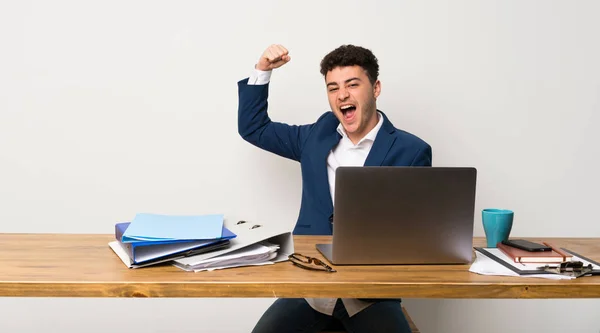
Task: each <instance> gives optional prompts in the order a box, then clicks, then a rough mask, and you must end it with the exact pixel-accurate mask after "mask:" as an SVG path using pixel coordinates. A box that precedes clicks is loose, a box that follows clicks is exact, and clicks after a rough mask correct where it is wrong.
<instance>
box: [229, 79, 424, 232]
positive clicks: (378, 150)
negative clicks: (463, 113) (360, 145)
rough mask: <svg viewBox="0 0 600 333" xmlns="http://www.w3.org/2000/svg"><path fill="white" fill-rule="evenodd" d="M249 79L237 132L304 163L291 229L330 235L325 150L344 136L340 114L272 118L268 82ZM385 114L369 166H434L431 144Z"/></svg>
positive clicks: (243, 85)
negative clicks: (306, 120)
mask: <svg viewBox="0 0 600 333" xmlns="http://www.w3.org/2000/svg"><path fill="white" fill-rule="evenodd" d="M247 83H248V79H244V80H241V81H239V82H238V94H239V105H238V132H239V134H240V135H241V136H242V138H244V140H246V141H248V142H250V143H251V144H253V145H255V146H257V147H259V148H262V149H264V150H267V151H269V152H272V153H275V154H277V155H279V156H282V157H285V158H289V159H292V160H295V161H298V162H300V165H301V169H302V202H301V205H300V214H299V216H298V220H297V222H296V226H295V228H294V231H293V233H294V234H297V235H331V234H332V231H333V227H332V224H331V222H332V221H331V218H332V216H333V202H332V199H331V193H330V192H329V180H328V177H327V156H328V154H329V152H330V151H331V150H332V149H333V148H334V147H335V146H336V145H337V144H338V142H339V141H340V139H341V135H340V134H339V133H338V132H337V126H338V125H339V121H338V119H337V118H336V117H335V115H334V114H333V112H331V111H329V112H325V113H324V114H323V115H321V117H319V119H318V120H317V121H316V122H315V123H313V124H308V125H288V124H283V123H278V122H273V121H271V119H270V118H269V115H268V113H267V106H268V103H267V99H268V96H269V85H268V84H266V85H248V84H247ZM380 112H381V111H380ZM381 113H382V114H383V112H381ZM383 117H384V120H383V125H382V127H381V129H380V130H379V132H378V134H377V136H376V138H375V141H374V142H373V146H372V148H371V151H370V152H369V155H368V156H367V159H366V161H365V166H431V160H432V157H431V155H432V153H431V146H429V144H427V143H426V142H425V141H423V140H421V139H420V138H418V137H416V136H415V135H413V134H410V133H407V132H405V131H402V130H399V129H397V128H395V127H394V125H392V123H391V122H390V121H389V119H388V118H387V116H386V115H385V114H383Z"/></svg>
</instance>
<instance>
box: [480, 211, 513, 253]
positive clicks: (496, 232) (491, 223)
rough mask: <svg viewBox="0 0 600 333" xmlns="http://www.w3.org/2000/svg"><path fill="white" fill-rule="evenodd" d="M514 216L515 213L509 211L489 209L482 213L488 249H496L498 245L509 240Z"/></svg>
mask: <svg viewBox="0 0 600 333" xmlns="http://www.w3.org/2000/svg"><path fill="white" fill-rule="evenodd" d="M514 215H515V213H514V212H513V211H512V210H508V209H495V208H487V209H484V210H483V211H482V212H481V221H482V222H483V231H485V238H486V240H487V247H496V244H498V243H500V242H502V241H503V240H508V235H510V230H511V229H512V225H513V217H514Z"/></svg>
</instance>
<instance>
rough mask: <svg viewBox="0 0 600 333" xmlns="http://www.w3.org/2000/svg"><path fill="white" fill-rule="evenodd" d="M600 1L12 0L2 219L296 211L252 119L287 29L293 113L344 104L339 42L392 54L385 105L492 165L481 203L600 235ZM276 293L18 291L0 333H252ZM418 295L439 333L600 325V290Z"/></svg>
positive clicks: (293, 172) (441, 144) (2, 36)
mask: <svg viewBox="0 0 600 333" xmlns="http://www.w3.org/2000/svg"><path fill="white" fill-rule="evenodd" d="M599 12H600V2H597V1H593V0H590V1H548V0H546V1H541V0H540V1H523V0H519V1H517V0H511V1H508V0H504V1H476V0H472V1H467V0H454V1H398V0H396V1H365V0H362V1H357V0H345V1H279V2H277V1H262V0H260V1H212V2H201V1H148V0H146V1H141V0H140V1H126V0H121V1H114V0H105V1H66V0H54V1H41V0H32V1H25V0H23V1H8V0H4V1H2V2H1V3H0V203H1V204H0V232H32V233H34V232H41V233H46V232H62V233H111V232H112V231H113V226H114V223H116V222H119V221H125V220H129V219H130V218H132V217H133V216H134V215H135V214H136V213H137V212H143V211H144V212H155V213H165V214H169V213H173V214H188V213H189V214H202V213H214V212H220V213H224V214H226V216H227V217H228V218H240V217H243V218H245V219H252V220H260V221H264V222H270V223H284V224H288V225H289V226H290V228H291V227H292V226H293V224H294V222H295V219H296V216H297V210H298V208H299V200H300V185H301V180H300V174H299V166H298V165H297V164H295V163H294V162H291V161H287V160H283V159H282V158H279V157H277V156H274V155H271V154H269V153H266V152H262V151H260V150H258V149H256V148H254V147H252V146H250V145H249V144H247V143H245V142H244V141H243V140H242V139H241V138H240V137H239V136H238V134H237V127H236V119H237V114H236V113H237V85H236V82H237V81H238V80H240V79H242V78H244V77H246V76H247V75H248V74H249V71H250V70H252V67H253V65H254V63H255V61H256V60H257V59H258V57H259V56H260V54H261V53H262V51H263V50H264V48H266V47H267V46H268V45H269V44H271V43H280V44H283V45H285V46H286V47H287V48H288V49H289V50H290V52H291V56H292V61H291V62H290V63H289V64H288V65H286V66H285V67H284V68H282V69H280V70H278V71H277V72H276V73H274V75H273V77H272V82H273V83H272V86H271V99H270V105H271V115H272V118H273V119H274V120H278V121H285V122H288V123H296V124H299V123H308V122H312V121H314V120H315V119H316V118H317V117H318V116H319V115H320V114H321V113H322V112H324V111H326V110H327V109H328V104H327V99H326V95H325V87H324V84H323V80H322V77H321V76H320V74H319V62H320V60H321V58H322V57H323V56H324V55H325V54H326V53H327V52H329V51H330V50H332V49H333V48H335V47H337V46H339V45H341V44H344V43H354V44H358V45H363V46H366V47H368V48H370V49H372V50H373V51H374V52H375V54H376V55H377V57H378V58H379V60H380V65H381V76H380V79H381V81H382V87H383V89H382V95H381V97H380V99H379V102H378V107H379V108H380V109H381V110H383V111H385V112H386V113H387V114H388V115H389V116H390V117H391V119H392V120H393V122H394V123H395V125H396V126H398V127H400V128H402V129H405V130H408V131H410V132H412V133H414V134H416V135H418V136H420V137H422V138H423V139H425V140H426V141H428V142H429V143H430V144H431V145H432V146H433V151H434V165H435V166H462V165H468V166H475V167H477V168H478V170H479V179H478V180H479V183H478V189H477V190H478V194H477V210H478V212H479V210H480V209H482V208H484V207H506V208H511V209H513V210H515V213H516V215H515V225H514V228H513V233H512V235H513V236H545V237H551V236H573V237H580V236H584V237H585V236H592V237H600V223H599V221H598V219H597V212H596V209H597V206H596V204H597V202H598V192H597V189H598V188H600V176H598V170H599V167H600V157H599V152H600V151H599V148H598V143H599V142H600V134H599V133H600V132H599V131H598V130H597V127H598V125H600V115H599V113H600V112H599V111H600V101H599V99H600V98H599V92H600V62H599V60H598V59H600V42H599V40H600V38H599V37H598V32H599V31H600V21H599V20H598V19H597V18H598V13H599ZM476 217H477V218H476V220H475V235H476V236H482V235H483V230H482V228H481V220H480V216H479V215H476ZM107 251H109V249H108V247H107ZM574 296H576V295H574ZM271 302H272V299H145V300H141V299H52V298H50V299H10V298H2V299H0V310H1V313H2V315H0V318H2V319H1V320H0V331H3V332H39V331H45V332H80V331H85V332H105V331H119V332H126V331H127V332H249V331H250V329H251V327H252V326H253V324H254V322H255V321H256V320H257V319H258V317H259V316H260V315H261V314H262V312H263V311H264V309H266V307H267V306H268V305H269V304H270V303H271ZM405 304H406V306H407V307H408V309H409V311H410V312H411V313H412V315H413V317H414V319H415V321H416V322H417V324H418V325H419V326H420V328H421V329H422V332H426V333H429V332H450V333H454V332H456V333H458V332H461V333H462V332H481V331H486V332H488V333H495V332H498V333H499V332H506V331H507V330H508V331H511V332H566V331H569V332H599V331H600V316H599V315H598V313H599V310H598V308H599V306H600V302H599V301H598V300H412V299H407V300H405ZM237 305H239V306H241V307H242V308H243V310H239V311H232V308H233V306H237ZM150 312H152V313H153V314H152V315H151V314H150ZM524 315H525V316H524ZM232 318H235V319H232ZM512 318H519V319H518V320H512ZM33 319H39V321H37V322H34V321H33ZM509 323H511V326H512V325H513V324H514V325H516V326H513V327H511V328H509V329H508V328H507V327H508V325H509ZM571 325H574V326H575V327H572V326H571Z"/></svg>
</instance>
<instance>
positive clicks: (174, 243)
mask: <svg viewBox="0 0 600 333" xmlns="http://www.w3.org/2000/svg"><path fill="white" fill-rule="evenodd" d="M130 224H131V222H122V223H117V224H115V238H116V239H117V241H119V244H120V245H121V247H122V248H123V249H124V250H125V252H127V255H128V256H129V258H130V259H131V264H132V265H142V264H144V265H147V264H151V263H154V262H156V263H158V262H164V261H165V260H167V259H169V260H170V259H179V258H182V257H186V256H191V255H195V254H199V253H205V252H208V251H213V250H216V249H221V248H223V247H226V246H228V245H229V240H230V239H232V238H235V237H236V236H237V235H235V234H234V233H233V232H231V231H230V230H229V229H227V228H225V227H222V232H221V236H220V237H219V238H213V239H202V240H187V239H177V240H160V241H142V240H137V241H131V240H130V241H128V242H123V241H122V239H123V234H124V233H125V231H126V230H127V228H128V227H129V225H130Z"/></svg>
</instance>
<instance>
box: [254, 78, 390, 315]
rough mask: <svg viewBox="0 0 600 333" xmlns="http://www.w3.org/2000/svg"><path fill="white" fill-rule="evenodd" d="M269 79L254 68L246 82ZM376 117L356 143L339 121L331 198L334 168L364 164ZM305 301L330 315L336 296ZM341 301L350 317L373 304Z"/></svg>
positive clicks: (332, 179)
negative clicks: (370, 127)
mask: <svg viewBox="0 0 600 333" xmlns="http://www.w3.org/2000/svg"><path fill="white" fill-rule="evenodd" d="M270 79H271V71H261V70H258V69H255V70H254V71H253V72H252V74H251V75H250V77H249V79H248V84H250V85H263V84H267V83H269V81H270ZM377 117H378V119H379V121H378V122H377V125H376V126H375V128H373V129H372V130H371V131H370V132H369V133H367V135H365V137H363V138H362V139H360V141H359V142H358V143H357V144H354V143H352V141H351V140H350V138H349V137H348V135H347V134H346V131H345V130H344V127H343V126H342V124H341V123H340V124H339V125H338V127H337V131H338V133H340V135H341V136H342V138H341V140H340V142H339V143H338V144H337V145H336V146H335V147H334V148H333V149H332V150H331V152H329V155H328V156H327V177H328V180H329V191H330V193H331V199H332V200H333V199H334V198H335V188H334V187H335V170H336V169H337V168H338V167H339V166H363V165H364V164H365V160H366V159H367V156H368V155H369V152H370V151H371V147H372V146H373V142H374V141H375V137H376V136H377V132H379V129H380V128H381V125H382V124H383V117H382V115H381V114H379V112H378V113H377ZM334 202H335V201H334ZM306 301H307V302H308V304H310V306H311V307H312V308H313V309H315V310H316V311H319V312H321V313H324V314H326V315H332V314H333V309H334V308H335V303H336V302H337V298H306ZM342 302H343V303H344V307H345V308H346V311H347V312H348V315H349V316H350V317H352V316H353V315H355V314H357V313H358V312H360V311H361V310H363V309H365V308H367V307H368V306H369V305H371V304H373V303H371V302H365V301H362V300H358V299H355V298H342Z"/></svg>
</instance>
